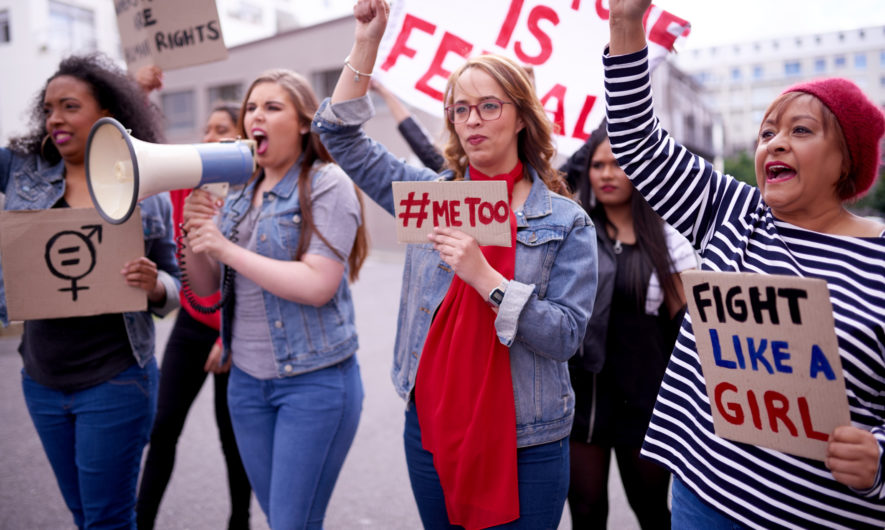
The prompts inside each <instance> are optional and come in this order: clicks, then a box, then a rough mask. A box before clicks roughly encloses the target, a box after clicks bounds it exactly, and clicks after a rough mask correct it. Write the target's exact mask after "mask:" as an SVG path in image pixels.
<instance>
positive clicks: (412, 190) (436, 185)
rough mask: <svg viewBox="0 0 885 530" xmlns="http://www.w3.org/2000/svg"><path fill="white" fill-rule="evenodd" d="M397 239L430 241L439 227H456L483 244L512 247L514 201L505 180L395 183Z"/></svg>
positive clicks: (415, 241) (394, 202)
mask: <svg viewBox="0 0 885 530" xmlns="http://www.w3.org/2000/svg"><path fill="white" fill-rule="evenodd" d="M393 205H394V210H395V211H394V218H395V219H396V240H397V241H398V242H400V243H428V239H427V234H429V233H431V232H433V227H435V226H448V227H451V228H456V229H458V230H460V231H462V232H464V233H466V234H468V235H470V236H472V237H473V238H474V239H476V242H477V243H479V244H480V245H494V246H499V247H509V246H510V244H511V242H510V203H508V202H507V183H506V182H504V181H501V180H499V181H494V180H489V181H482V182H479V181H461V180H459V181H448V182H441V181H432V182H394V183H393Z"/></svg>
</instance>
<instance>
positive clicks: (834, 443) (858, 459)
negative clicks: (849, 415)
mask: <svg viewBox="0 0 885 530" xmlns="http://www.w3.org/2000/svg"><path fill="white" fill-rule="evenodd" d="M826 465H827V468H828V469H829V470H830V472H831V473H832V474H833V478H835V479H836V480H838V481H839V482H841V483H842V484H845V485H846V486H848V487H850V488H854V489H856V490H866V489H869V488H871V487H873V483H874V482H875V481H876V474H877V473H878V472H879V443H878V441H877V440H876V437H875V436H873V433H871V432H869V431H865V430H863V429H859V428H857V427H853V426H850V425H842V426H840V427H836V429H835V430H833V433H832V434H831V435H830V440H829V442H828V443H827V460H826Z"/></svg>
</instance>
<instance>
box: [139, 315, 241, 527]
mask: <svg viewBox="0 0 885 530" xmlns="http://www.w3.org/2000/svg"><path fill="white" fill-rule="evenodd" d="M217 338H218V331H217V330H215V329H212V328H211V327H209V326H206V325H205V324H203V323H201V322H199V321H197V320H196V319H194V318H193V317H192V316H190V315H189V314H188V312H187V311H185V310H184V309H181V310H179V312H178V318H177V319H176V320H175V326H174V327H173V328H172V334H171V335H170V336H169V341H168V342H167V343H166V351H165V353H164V354H163V366H162V368H161V369H160V389H159V397H158V402H157V416H156V419H155V420H154V427H153V431H152V432H151V440H150V445H149V446H148V455H147V460H146V461H145V464H144V471H143V473H142V477H141V486H140V488H139V491H138V505H137V507H136V512H137V514H136V518H137V521H138V528H139V529H140V530H145V529H150V528H153V527H154V520H155V519H156V517H157V510H158V509H159V507H160V501H161V500H162V498H163V494H164V493H165V491H166V486H167V485H168V484H169V478H170V477H171V476H172V468H173V467H174V466H175V447H176V445H177V444H178V437H179V436H180V435H181V430H182V429H183V428H184V421H185V419H186V418H187V413H188V411H190V408H191V405H192V404H193V402H194V399H196V397H197V394H199V392H200V388H202V386H203V381H205V379H206V372H205V371H204V370H203V365H204V364H205V363H206V359H207V358H208V357H209V351H210V350H211V349H212V345H213V344H215V340H216V339H217ZM229 376H230V374H229V373H225V374H217V375H215V377H214V379H215V422H216V424H217V425H218V434H219V436H220V438H221V450H222V452H223V453H224V460H225V463H226V464H227V480H228V486H229V489H230V504H231V515H230V521H229V526H228V528H231V529H238V528H244V529H248V528H249V504H250V502H251V499H252V490H251V488H250V486H249V479H248V477H247V476H246V471H245V470H244V469H243V463H242V461H241V460H240V453H239V452H238V451H237V443H236V440H235V439H234V432H233V427H231V421H230V413H229V412H228V408H227V381H228V377H229Z"/></svg>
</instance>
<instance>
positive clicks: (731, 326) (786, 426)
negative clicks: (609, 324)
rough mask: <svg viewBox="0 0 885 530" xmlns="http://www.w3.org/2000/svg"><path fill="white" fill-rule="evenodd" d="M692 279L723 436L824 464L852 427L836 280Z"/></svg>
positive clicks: (702, 351) (692, 302)
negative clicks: (833, 289) (832, 444)
mask: <svg viewBox="0 0 885 530" xmlns="http://www.w3.org/2000/svg"><path fill="white" fill-rule="evenodd" d="M682 283H683V285H684V287H685V297H686V299H687V301H688V310H689V312H690V314H691V323H692V328H693V329H694V335H695V341H696V342H697V349H698V355H699V357H700V359H701V366H702V368H703V371H704V379H705V380H706V382H707V396H708V397H709V399H710V407H711V409H712V412H713V427H714V429H715V432H716V434H717V435H718V436H721V437H723V438H728V439H729V440H735V441H738V442H745V443H751V444H755V445H760V446H763V447H769V448H772V449H777V450H778V451H783V452H785V453H790V454H793V455H797V456H804V457H807V458H814V459H817V460H823V459H824V458H825V456H826V449H827V438H828V437H829V435H830V433H831V432H833V429H835V428H836V427H838V426H839V425H849V424H850V415H849V410H848V397H847V395H846V392H845V380H844V379H843V378H842V362H841V360H840V358H839V346H838V344H837V342H836V332H835V323H834V320H833V308H832V305H831V303H830V295H829V290H828V289H827V283H826V282H825V281H824V280H821V279H813V278H799V277H796V276H776V275H768V274H751V273H730V272H711V271H699V270H698V271H686V272H684V273H682Z"/></svg>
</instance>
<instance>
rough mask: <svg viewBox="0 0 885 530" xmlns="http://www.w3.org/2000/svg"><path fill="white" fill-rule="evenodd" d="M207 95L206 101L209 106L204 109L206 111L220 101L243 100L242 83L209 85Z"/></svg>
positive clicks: (235, 101)
mask: <svg viewBox="0 0 885 530" xmlns="http://www.w3.org/2000/svg"><path fill="white" fill-rule="evenodd" d="M207 95H208V98H207V101H208V103H209V108H208V109H206V110H207V111H211V110H212V107H214V106H215V105H217V104H218V102H220V101H232V102H234V103H240V102H241V101H242V100H243V83H230V84H227V85H217V86H211V87H209V93H208V94H207Z"/></svg>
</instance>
